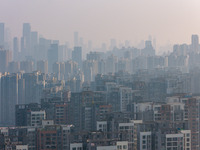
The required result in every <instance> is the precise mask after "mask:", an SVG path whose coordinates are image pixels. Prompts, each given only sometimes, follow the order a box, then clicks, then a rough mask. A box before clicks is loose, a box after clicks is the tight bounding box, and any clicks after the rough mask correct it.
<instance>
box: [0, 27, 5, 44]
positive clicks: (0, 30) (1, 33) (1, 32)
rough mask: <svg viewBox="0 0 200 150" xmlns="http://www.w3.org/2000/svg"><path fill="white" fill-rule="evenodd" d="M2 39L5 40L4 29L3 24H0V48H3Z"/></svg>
mask: <svg viewBox="0 0 200 150" xmlns="http://www.w3.org/2000/svg"><path fill="white" fill-rule="evenodd" d="M4 39H5V28H4V23H0V48H1V47H4V42H5V41H4Z"/></svg>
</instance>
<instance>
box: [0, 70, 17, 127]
mask: <svg viewBox="0 0 200 150" xmlns="http://www.w3.org/2000/svg"><path fill="white" fill-rule="evenodd" d="M0 98H1V102H0V111H1V113H0V114H1V116H0V122H1V123H0V124H1V125H4V126H9V125H14V124H15V105H16V104H18V74H12V75H9V74H5V75H3V76H2V77H1V96H0Z"/></svg>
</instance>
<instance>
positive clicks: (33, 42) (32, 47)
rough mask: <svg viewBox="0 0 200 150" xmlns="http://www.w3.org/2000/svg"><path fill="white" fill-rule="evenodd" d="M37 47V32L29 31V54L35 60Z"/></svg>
mask: <svg viewBox="0 0 200 150" xmlns="http://www.w3.org/2000/svg"><path fill="white" fill-rule="evenodd" d="M37 49H38V33H37V32H31V41H30V51H31V53H30V55H31V56H33V57H34V58H35V59H36V60H37V59H38V57H37Z"/></svg>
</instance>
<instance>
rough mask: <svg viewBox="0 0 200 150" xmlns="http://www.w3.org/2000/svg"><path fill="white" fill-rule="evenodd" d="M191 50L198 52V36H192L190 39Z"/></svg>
mask: <svg viewBox="0 0 200 150" xmlns="http://www.w3.org/2000/svg"><path fill="white" fill-rule="evenodd" d="M191 40H192V41H191V42H192V43H191V50H192V51H193V52H198V51H199V36H198V35H192V39H191Z"/></svg>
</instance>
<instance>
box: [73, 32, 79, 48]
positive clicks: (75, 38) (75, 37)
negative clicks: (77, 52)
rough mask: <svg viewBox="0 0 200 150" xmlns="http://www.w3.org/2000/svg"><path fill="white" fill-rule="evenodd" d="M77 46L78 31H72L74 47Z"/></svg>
mask: <svg viewBox="0 0 200 150" xmlns="http://www.w3.org/2000/svg"><path fill="white" fill-rule="evenodd" d="M77 46H79V36H78V32H74V47H77Z"/></svg>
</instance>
